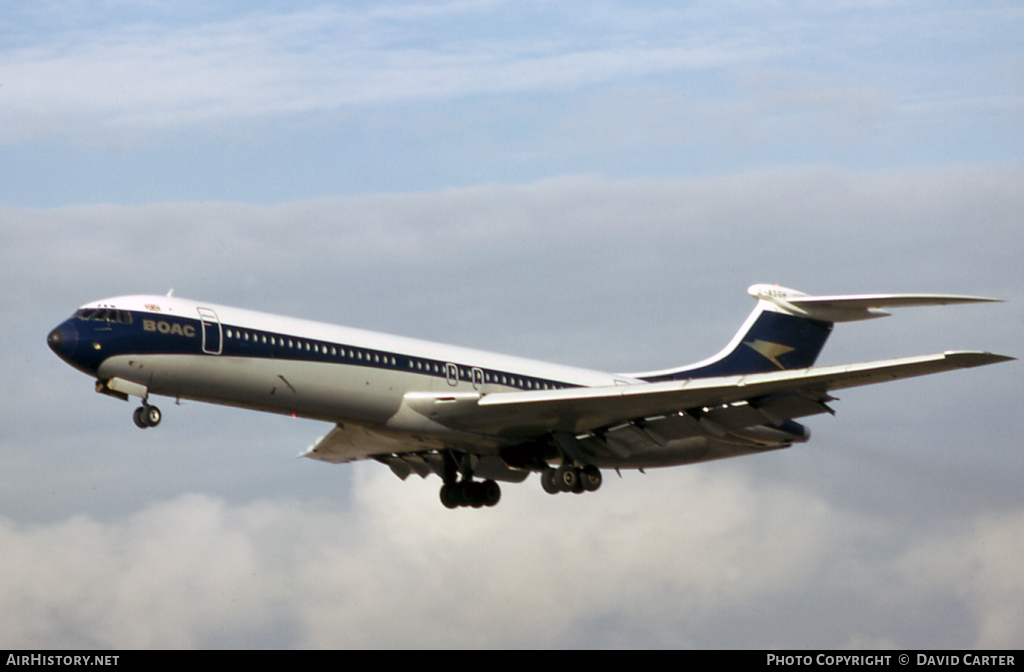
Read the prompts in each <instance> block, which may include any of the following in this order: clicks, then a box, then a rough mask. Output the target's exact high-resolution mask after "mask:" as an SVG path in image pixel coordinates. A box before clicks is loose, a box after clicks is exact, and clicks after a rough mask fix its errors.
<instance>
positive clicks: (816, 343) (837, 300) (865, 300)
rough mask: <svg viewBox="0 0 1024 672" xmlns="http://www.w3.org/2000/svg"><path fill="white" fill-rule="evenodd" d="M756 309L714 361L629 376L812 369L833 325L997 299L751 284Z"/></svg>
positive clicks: (658, 377) (706, 375) (681, 377)
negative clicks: (830, 292) (832, 292)
mask: <svg viewBox="0 0 1024 672" xmlns="http://www.w3.org/2000/svg"><path fill="white" fill-rule="evenodd" d="M747 291H748V292H749V294H750V295H751V296H752V297H754V298H755V299H757V306H755V307H754V312H752V313H751V314H750V317H748V318H747V321H746V322H744V323H743V326H742V327H740V330H739V331H738V332H737V333H736V335H735V336H734V337H733V339H732V340H731V341H730V342H729V344H728V345H727V346H725V348H724V349H723V350H722V351H721V352H719V353H718V354H717V355H715V356H714V357H711V358H709V359H705V360H703V361H700V362H697V363H696V364H691V365H689V366H684V367H680V368H676V369H667V370H664V371H649V372H646V373H634V374H630V375H631V376H633V377H635V378H640V379H642V380H646V381H648V382H652V383H653V382H661V381H666V380H685V379H688V378H709V377H713V376H735V375H744V374H748V373H767V372H771V371H780V370H786V369H803V368H808V367H810V366H813V365H814V362H815V361H816V360H817V359H818V355H819V354H820V353H821V349H822V348H823V347H825V341H827V340H828V336H829V334H830V333H832V327H833V325H834V324H835V323H836V322H853V321H856V320H870V319H873V318H876V317H885V316H887V315H889V313H888V312H886V309H888V308H904V307H911V306H941V305H947V304H956V303H980V302H991V301H998V300H999V299H989V298H984V297H979V296H959V295H951V294H857V295H849V296H808V295H807V294H804V293H803V292H798V291H796V290H795V289H787V288H786V287H779V286H778V285H752V286H751V287H750V288H749V289H748V290H747Z"/></svg>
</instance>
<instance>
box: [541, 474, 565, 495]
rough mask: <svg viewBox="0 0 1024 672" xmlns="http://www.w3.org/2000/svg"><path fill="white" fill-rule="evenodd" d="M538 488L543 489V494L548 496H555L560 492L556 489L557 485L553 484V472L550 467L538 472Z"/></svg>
mask: <svg viewBox="0 0 1024 672" xmlns="http://www.w3.org/2000/svg"><path fill="white" fill-rule="evenodd" d="M540 487H542V488H544V492H546V493H548V494H549V495H557V494H558V493H560V492H561V491H562V490H561V488H559V487H558V483H556V482H555V470H554V469H551V468H550V467H549V468H547V469H545V470H544V471H542V472H540Z"/></svg>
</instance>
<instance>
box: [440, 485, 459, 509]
mask: <svg viewBox="0 0 1024 672" xmlns="http://www.w3.org/2000/svg"><path fill="white" fill-rule="evenodd" d="M457 487H458V486H457V485H456V484H455V483H446V484H445V485H442V486H441V503H442V504H444V507H445V508H446V509H454V508H455V507H457V506H458V505H459V500H458V499H457V495H458V492H457V491H456V488H457Z"/></svg>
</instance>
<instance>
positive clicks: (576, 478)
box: [555, 464, 580, 492]
mask: <svg viewBox="0 0 1024 672" xmlns="http://www.w3.org/2000/svg"><path fill="white" fill-rule="evenodd" d="M579 482H580V475H579V472H578V471H576V467H574V466H572V465H571V464H563V465H562V466H560V467H559V468H558V470H557V471H555V483H556V484H557V485H558V489H559V490H560V491H562V492H573V491H574V490H576V488H577V487H578V486H579Z"/></svg>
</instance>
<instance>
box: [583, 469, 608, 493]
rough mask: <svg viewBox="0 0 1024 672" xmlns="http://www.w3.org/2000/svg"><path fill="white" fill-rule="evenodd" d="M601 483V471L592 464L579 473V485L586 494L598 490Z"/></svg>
mask: <svg viewBox="0 0 1024 672" xmlns="http://www.w3.org/2000/svg"><path fill="white" fill-rule="evenodd" d="M602 481H603V479H602V477H601V470H600V469H598V468H597V467H595V466H594V465H592V464H588V465H587V466H585V467H583V471H581V472H580V483H581V484H582V485H583V489H584V490H586V491H587V492H593V491H594V490H597V489H598V488H600V487H601V483H602Z"/></svg>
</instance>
